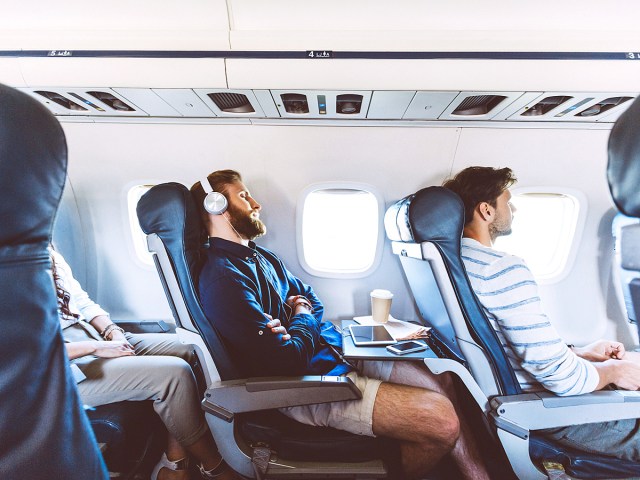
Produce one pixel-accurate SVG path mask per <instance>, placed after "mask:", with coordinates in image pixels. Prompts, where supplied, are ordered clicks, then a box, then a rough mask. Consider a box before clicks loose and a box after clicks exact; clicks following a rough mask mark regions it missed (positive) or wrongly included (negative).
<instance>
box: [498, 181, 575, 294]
mask: <svg viewBox="0 0 640 480" xmlns="http://www.w3.org/2000/svg"><path fill="white" fill-rule="evenodd" d="M581 197H582V195H581V194H579V193H578V192H575V194H572V195H569V194H564V193H554V192H549V191H546V192H535V191H526V192H522V191H521V192H518V191H517V190H516V191H515V192H514V194H513V197H512V199H511V202H512V203H513V205H514V206H515V207H516V209H517V210H516V212H515V214H514V217H513V226H512V233H511V235H507V236H503V237H498V239H497V240H496V242H495V248H496V249H497V250H502V251H505V252H509V253H512V254H514V255H517V256H519V257H522V258H523V259H524V260H525V261H526V262H527V265H528V266H529V268H530V269H531V271H532V273H533V275H534V276H535V277H536V280H538V281H540V282H541V283H551V282H554V281H559V280H560V279H561V276H563V274H564V273H565V272H566V271H567V267H568V266H569V260H570V259H572V258H570V257H571V253H572V248H571V247H572V244H573V240H574V238H575V237H576V232H577V229H578V228H582V224H583V223H584V216H585V212H582V211H581V210H584V209H583V208H581V206H583V205H584V206H586V201H582V202H581V201H580V198H581ZM573 250H575V249H573ZM574 253H575V252H574Z"/></svg>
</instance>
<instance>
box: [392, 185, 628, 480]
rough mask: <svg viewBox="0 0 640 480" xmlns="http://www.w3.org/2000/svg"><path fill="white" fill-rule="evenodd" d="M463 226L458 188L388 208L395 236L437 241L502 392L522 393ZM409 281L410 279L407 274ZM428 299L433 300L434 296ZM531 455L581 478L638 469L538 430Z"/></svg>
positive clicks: (431, 191)
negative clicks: (477, 289) (486, 304)
mask: <svg viewBox="0 0 640 480" xmlns="http://www.w3.org/2000/svg"><path fill="white" fill-rule="evenodd" d="M463 226H464V206H463V204H462V201H461V200H460V198H459V197H458V195H456V194H455V193H454V192H452V191H450V190H448V189H446V188H443V187H428V188H425V189H422V190H420V191H418V192H416V193H415V194H413V195H409V196H407V197H405V198H404V199H402V200H400V201H399V202H397V203H396V204H395V205H393V206H392V207H390V208H389V209H388V210H387V213H386V215H385V228H386V231H387V236H388V237H389V238H390V239H391V240H394V241H402V242H409V243H412V242H431V243H433V244H434V245H435V246H436V248H437V249H438V251H439V252H440V254H441V255H442V258H443V261H444V263H445V266H446V268H447V271H448V274H449V279H450V281H451V283H452V285H453V288H454V290H455V292H456V296H457V300H458V303H459V304H460V308H461V310H462V312H463V315H464V317H465V321H466V324H467V327H468V329H469V330H470V332H471V333H472V336H473V338H474V340H475V341H476V343H477V344H478V345H480V346H481V347H482V348H483V349H484V350H485V352H486V353H487V355H488V357H489V359H490V360H491V364H492V370H493V372H494V375H495V376H496V377H497V380H498V382H499V383H500V385H501V389H502V390H503V392H504V393H502V395H515V394H519V393H521V389H520V386H519V384H518V382H517V380H516V377H515V374H514V372H513V370H512V368H511V365H510V363H509V361H508V360H507V358H506V355H505V353H504V350H503V349H502V347H501V346H500V343H499V341H498V339H497V337H496V334H495V332H494V331H493V328H492V327H491V324H490V323H489V320H488V319H487V317H486V315H485V313H484V311H483V309H482V307H481V304H480V303H479V301H478V299H477V298H476V295H475V293H474V292H473V290H472V288H471V285H470V283H469V279H468V277H467V274H466V270H465V268H464V264H463V262H462V258H461V257H460V249H461V246H460V240H461V237H462V230H463ZM402 260H404V259H403V258H402V257H401V261H402ZM422 263H426V262H422ZM403 266H404V263H403ZM408 280H409V283H410V284H411V283H412V279H411V278H410V277H409V276H408ZM414 297H416V302H417V303H418V298H419V297H420V292H419V291H416V290H414ZM423 300H424V299H423ZM428 301H431V302H432V301H433V299H428ZM530 455H531V458H532V459H533V460H534V463H537V464H541V462H542V461H543V460H557V461H561V463H562V464H563V465H564V467H565V470H566V471H567V473H569V474H570V475H572V476H575V477H576V478H580V479H597V478H626V477H629V476H631V475H637V474H638V473H639V470H640V466H638V464H637V463H635V462H628V461H622V460H618V459H616V458H613V457H608V456H604V455H593V454H589V453H585V452H580V451H576V450H571V449H567V448H564V447H558V446H557V445H555V444H554V443H553V442H550V441H548V440H546V439H545V438H543V437H542V436H540V435H537V434H535V433H532V435H531V442H530Z"/></svg>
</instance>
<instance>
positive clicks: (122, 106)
mask: <svg viewBox="0 0 640 480" xmlns="http://www.w3.org/2000/svg"><path fill="white" fill-rule="evenodd" d="M22 90H23V91H26V92H27V93H29V94H30V95H31V96H33V97H34V98H35V99H37V100H38V101H39V102H40V103H42V104H43V105H45V106H46V107H47V108H49V110H51V112H53V113H54V114H55V115H71V116H78V115H80V116H98V117H101V116H117V117H141V116H142V117H146V116H148V114H147V112H145V111H144V110H142V109H141V108H139V107H138V106H137V105H134V104H133V103H132V102H131V101H130V100H128V99H126V98H124V97H123V96H121V95H120V94H119V93H117V92H115V91H114V90H111V89H109V88H99V87H96V88H55V87H40V88H23V89H22Z"/></svg>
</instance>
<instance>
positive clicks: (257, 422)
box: [236, 410, 399, 462]
mask: <svg viewBox="0 0 640 480" xmlns="http://www.w3.org/2000/svg"><path fill="white" fill-rule="evenodd" d="M236 418H237V420H236V421H237V424H238V426H239V429H240V432H241V436H242V438H243V439H244V440H245V441H246V442H247V443H248V444H249V445H258V444H261V445H268V446H269V448H271V450H273V451H275V452H277V454H278V457H280V458H283V459H288V460H305V461H337V462H347V461H348V462H364V461H367V460H374V459H377V458H378V459H379V458H381V457H386V456H388V455H391V456H393V451H396V452H399V450H398V447H397V445H396V444H395V442H393V441H392V440H389V439H387V438H383V437H367V436H363V435H354V434H352V433H348V432H345V431H342V430H336V429H334V428H328V427H312V426H309V425H304V424H302V423H298V422H296V421H295V420H292V419H290V418H289V417H287V416H286V415H283V414H282V413H280V412H278V411H277V410H264V411H260V412H251V413H247V414H242V415H238V416H237V417H236Z"/></svg>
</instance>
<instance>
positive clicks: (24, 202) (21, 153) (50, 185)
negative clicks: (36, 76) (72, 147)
mask: <svg viewBox="0 0 640 480" xmlns="http://www.w3.org/2000/svg"><path fill="white" fill-rule="evenodd" d="M0 106H1V107H2V108H1V109H0V126H1V127H2V128H0V219H2V228H0V247H5V246H12V245H18V244H23V245H24V244H33V243H41V244H48V242H49V238H50V235H51V229H52V226H53V220H54V218H55V214H56V211H57V209H58V204H59V203H60V198H61V197H62V190H63V188H64V182H65V177H66V171H67V144H66V141H65V137H64V133H63V132H62V127H61V126H60V124H59V123H58V121H57V120H56V119H55V117H54V116H53V115H51V113H49V111H48V110H47V109H46V108H45V106H44V105H41V104H40V103H39V102H37V101H36V100H34V99H32V98H31V97H29V96H28V95H27V94H25V93H22V92H19V91H18V90H14V89H12V88H9V87H6V86H3V85H0Z"/></svg>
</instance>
